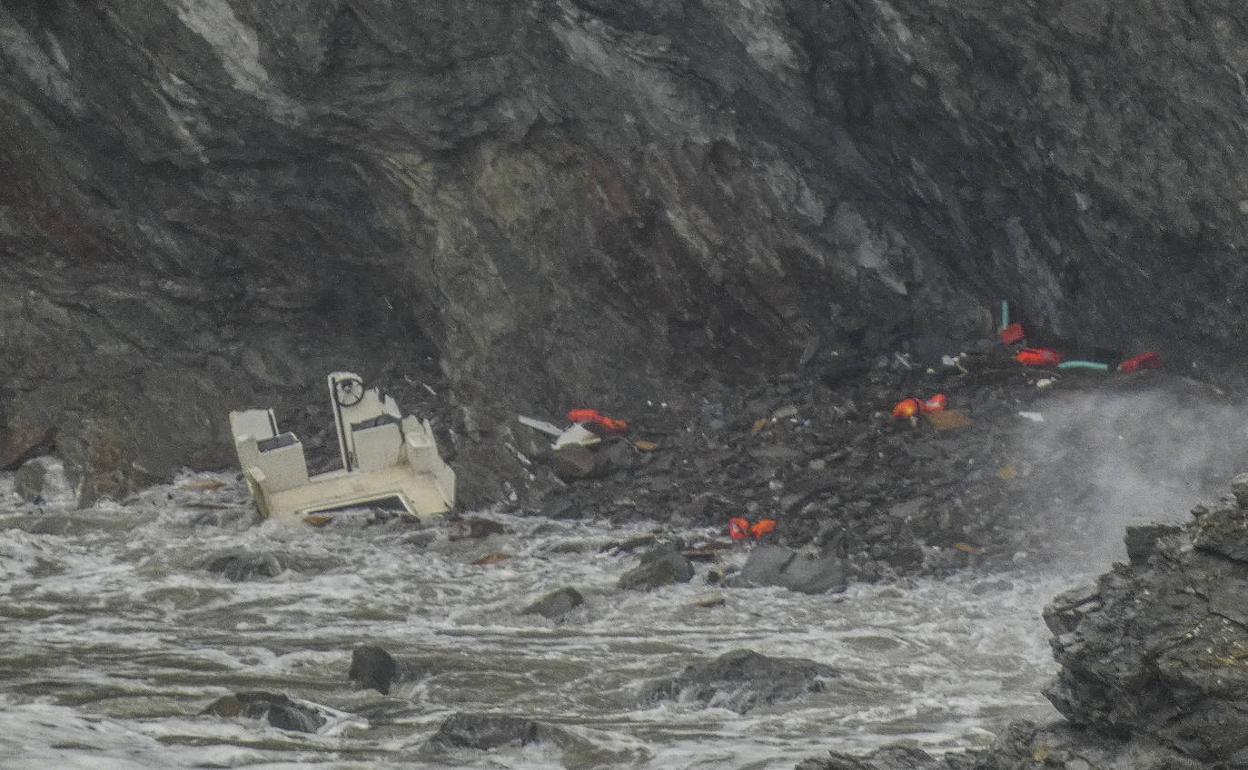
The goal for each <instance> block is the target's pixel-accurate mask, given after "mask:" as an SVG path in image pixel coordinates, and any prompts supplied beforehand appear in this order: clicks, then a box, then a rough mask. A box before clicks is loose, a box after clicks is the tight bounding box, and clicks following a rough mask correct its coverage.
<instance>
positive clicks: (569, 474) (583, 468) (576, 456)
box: [555, 444, 595, 481]
mask: <svg viewBox="0 0 1248 770" xmlns="http://www.w3.org/2000/svg"><path fill="white" fill-rule="evenodd" d="M594 468H595V462H594V453H593V452H591V451H590V450H589V447H585V446H581V445H579V444H571V445H569V446H565V447H563V448H562V449H559V450H558V451H556V452H555V475H556V476H558V477H559V478H560V479H562V480H564V481H575V480H576V479H587V478H589V477H590V476H593V475H594Z"/></svg>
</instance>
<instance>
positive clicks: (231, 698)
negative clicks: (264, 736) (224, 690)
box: [201, 691, 329, 733]
mask: <svg viewBox="0 0 1248 770" xmlns="http://www.w3.org/2000/svg"><path fill="white" fill-rule="evenodd" d="M201 713H204V714H212V715H215V716H219V717H239V716H243V717H247V718H248V719H264V720H267V721H268V723H269V724H271V725H273V726H274V727H276V728H279V729H281V730H293V731H295V732H301V733H314V732H316V731H317V730H319V729H321V727H323V726H324V725H325V723H326V722H327V721H329V720H328V719H327V718H326V716H325V714H324V713H322V712H321V711H320V710H318V709H317V708H316V707H315V706H314V705H313V704H309V703H301V702H297V701H294V700H291V699H290V698H289V697H287V696H285V695H280V694H277V693H271V692H262V691H253V692H240V693H236V694H234V695H226V696H225V697H223V698H218V699H217V700H215V701H213V702H212V703H211V704H209V706H208V707H207V708H206V709H204V710H203V712H201Z"/></svg>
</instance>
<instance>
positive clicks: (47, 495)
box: [13, 457, 77, 506]
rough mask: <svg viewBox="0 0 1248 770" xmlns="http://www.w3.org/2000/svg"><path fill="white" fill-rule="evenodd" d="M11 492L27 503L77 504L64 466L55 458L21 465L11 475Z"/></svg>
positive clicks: (28, 461)
mask: <svg viewBox="0 0 1248 770" xmlns="http://www.w3.org/2000/svg"><path fill="white" fill-rule="evenodd" d="M13 491H14V492H16V493H17V495H18V496H19V497H21V498H22V499H23V500H25V501H26V502H28V503H40V504H44V503H47V504H52V505H65V506H74V505H75V504H76V502H77V500H76V498H75V496H74V492H73V489H72V488H71V487H70V484H69V480H68V479H67V478H66V477H65V466H64V465H62V464H61V461H60V460H58V459H56V458H55V457H36V458H35V459H33V460H27V461H26V462H25V463H22V467H20V468H18V469H17V473H15V474H14V475H13Z"/></svg>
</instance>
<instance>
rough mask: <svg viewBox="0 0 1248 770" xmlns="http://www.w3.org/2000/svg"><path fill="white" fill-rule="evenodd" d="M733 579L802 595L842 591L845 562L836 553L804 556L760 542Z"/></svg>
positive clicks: (789, 549) (791, 550)
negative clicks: (738, 574) (779, 588)
mask: <svg viewBox="0 0 1248 770" xmlns="http://www.w3.org/2000/svg"><path fill="white" fill-rule="evenodd" d="M736 582H737V583H738V584H742V583H744V584H748V585H755V586H781V587H783V588H787V589H789V590H790V591H798V592H800V593H804V594H821V593H826V592H828V591H841V590H844V588H845V585H846V575H845V564H844V562H843V561H842V560H841V559H839V558H837V557H835V556H822V557H819V556H807V555H804V554H801V553H799V552H797V551H794V550H793V549H792V548H785V547H784V546H781V545H760V546H758V547H756V548H755V549H754V550H753V551H751V552H750V556H749V558H748V559H746V562H745V566H744V567H742V568H741V574H740V576H738V578H737V579H736Z"/></svg>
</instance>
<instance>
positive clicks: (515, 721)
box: [428, 714, 556, 751]
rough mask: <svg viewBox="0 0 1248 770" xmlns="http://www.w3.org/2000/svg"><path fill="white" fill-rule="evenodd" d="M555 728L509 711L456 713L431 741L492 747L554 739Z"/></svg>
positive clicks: (445, 745) (451, 745)
mask: <svg viewBox="0 0 1248 770" xmlns="http://www.w3.org/2000/svg"><path fill="white" fill-rule="evenodd" d="M555 731H556V730H555V728H552V727H550V726H549V725H544V724H542V723H541V722H537V721H535V720H532V719H525V718H523V717H514V716H508V715H505V714H453V715H451V716H449V717H447V719H446V720H445V721H444V722H442V725H441V726H440V727H439V728H438V731H437V732H436V733H434V734H433V737H431V738H430V739H429V741H428V745H429V746H431V747H434V748H440V749H448V748H462V749H478V750H482V751H488V750H490V749H497V748H501V747H503V746H527V745H528V744H530V743H539V742H541V741H543V740H550V739H551V736H552V734H553V733H554V732H555Z"/></svg>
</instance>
